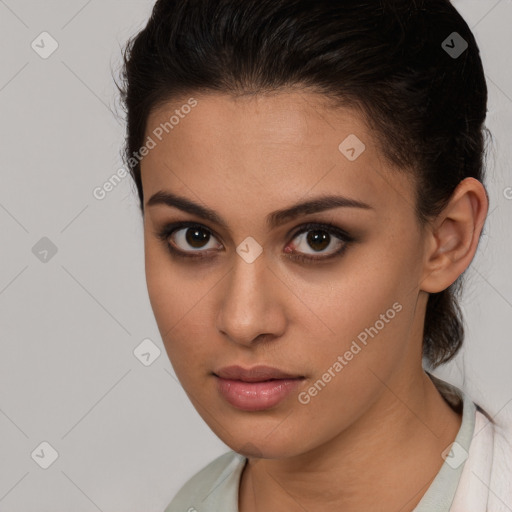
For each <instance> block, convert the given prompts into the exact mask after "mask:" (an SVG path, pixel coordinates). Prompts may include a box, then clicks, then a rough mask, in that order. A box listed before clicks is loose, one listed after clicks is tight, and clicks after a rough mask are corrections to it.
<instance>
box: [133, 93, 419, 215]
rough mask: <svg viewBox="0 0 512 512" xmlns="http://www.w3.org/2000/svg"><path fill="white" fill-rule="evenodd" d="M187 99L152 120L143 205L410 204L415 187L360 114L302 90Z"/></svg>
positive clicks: (148, 130) (144, 164) (165, 107)
mask: <svg viewBox="0 0 512 512" xmlns="http://www.w3.org/2000/svg"><path fill="white" fill-rule="evenodd" d="M189 98H190V97H184V98H181V99H179V100H173V101H172V102H169V103H167V104H164V105H162V106H161V107H159V108H158V109H156V110H155V111H154V112H153V113H152V114H151V115H150V116H149V118H148V122H147V127H146V138H147V137H150V138H152V139H153V142H154V144H155V146H154V147H153V149H151V151H149V153H148V154H147V156H145V157H144V159H143V161H142V164H141V169H142V182H143V188H144V196H145V200H147V199H148V198H149V197H150V195H152V194H153V193H155V192H157V191H159V190H163V189H167V190H171V191H177V190H181V191H182V192H183V193H184V194H185V195H188V196H189V197H190V194H191V191H194V194H195V195H196V196H198V197H199V198H201V199H203V200H204V202H207V203H208V204H209V206H210V207H213V208H215V207H217V206H219V207H220V205H221V203H225V202H226V200H228V201H231V202H233V206H234V205H238V206H241V207H242V206H244V205H248V204H252V205H253V203H254V202H255V200H256V199H257V201H258V203H260V204H261V203H266V202H267V201H268V202H272V201H273V202H279V204H283V205H285V204H287V203H293V202H296V201H297V199H298V198H306V197H307V196H314V195H319V194H326V193H333V192H337V193H340V194H343V195H346V196H348V197H352V198H354V199H360V200H362V201H366V202H369V201H370V199H371V201H372V206H375V207H377V208H378V207H379V206H380V207H389V205H390V204H391V205H393V204H396V199H397V197H399V198H400V201H401V202H405V203H406V205H405V206H407V204H409V208H411V207H412V204H411V201H412V195H411V187H410V185H411V184H410V183H409V182H408V180H405V179H404V175H403V173H398V172H396V171H395V170H394V169H393V168H392V167H391V164H389V163H388V162H387V160H385V158H384V156H383V155H382V154H381V153H380V151H379V149H378V146H377V140H376V139H375V137H376V135H375V133H373V132H372V131H371V130H370V129H369V128H368V127H367V126H366V124H365V122H364V119H363V117H362V115H361V114H360V113H359V112H358V111H357V110H355V109H349V108H340V107H338V108H333V106H332V105H329V104H328V103H327V101H326V99H325V98H324V97H322V96H320V95H318V94H314V93H306V92H296V91H295V92H278V93H273V94H267V95H261V94H259V95H252V96H243V97H236V98H235V97H233V96H229V95H221V94H207V95H193V98H194V99H195V101H196V102H197V104H196V105H195V106H194V107H193V108H188V107H187V108H185V107H184V106H185V105H188V104H190V102H188V100H189ZM187 102H188V103H187ZM155 134H156V135H155ZM340 145H341V146H340ZM354 156H355V157H356V158H355V159H354ZM187 189H188V190H187ZM187 192H188V193H187ZM190 198H191V199H193V197H190ZM224 207H225V206H224Z"/></svg>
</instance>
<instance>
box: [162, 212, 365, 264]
mask: <svg viewBox="0 0 512 512" xmlns="http://www.w3.org/2000/svg"><path fill="white" fill-rule="evenodd" d="M183 228H200V229H202V230H204V231H206V232H208V233H209V234H210V235H213V236H215V234H214V233H213V232H212V231H211V230H210V229H208V228H207V227H206V226H203V225H202V224H199V223H197V222H176V223H173V224H167V225H166V226H164V227H163V228H162V229H161V230H160V231H158V232H157V233H156V235H157V238H158V239H159V240H161V241H162V242H164V244H165V245H166V247H167V249H168V250H169V252H170V253H171V254H172V255H173V256H177V257H179V258H186V259H189V260H190V259H203V258H208V256H207V255H206V253H208V251H194V252H195V254H186V253H185V252H183V251H180V250H178V249H175V248H174V247H172V245H171V244H170V243H169V237H170V236H171V235H172V234H173V233H174V232H175V231H179V230H180V229H183ZM308 231H324V232H326V233H329V235H334V236H335V237H336V238H338V239H340V240H341V241H342V242H344V243H343V245H342V246H341V248H340V249H338V250H337V251H336V252H334V253H332V254H329V256H307V255H305V254H301V253H299V254H289V255H288V257H289V258H290V259H293V260H296V261H299V262H302V263H314V262H315V261H325V260H330V259H331V258H334V257H341V256H342V255H343V253H344V252H345V250H346V249H347V247H348V245H349V244H350V243H351V242H354V241H355V239H354V238H353V237H352V236H351V235H349V234H348V233H347V232H346V231H344V230H342V229H340V228H339V227H337V226H334V225H333V224H330V223H325V222H324V223H318V222H317V223H315V222H309V223H307V224H303V225H302V226H300V227H299V228H298V229H297V231H295V232H294V233H293V235H292V237H291V239H292V240H293V239H295V238H296V237H298V236H299V235H301V234H303V233H307V232H308Z"/></svg>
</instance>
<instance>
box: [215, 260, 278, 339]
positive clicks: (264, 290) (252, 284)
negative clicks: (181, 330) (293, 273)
mask: <svg viewBox="0 0 512 512" xmlns="http://www.w3.org/2000/svg"><path fill="white" fill-rule="evenodd" d="M275 272H276V271H274V270H273V269H271V268H270V267H269V266H268V264H267V262H266V260H265V258H264V257H263V254H262V255H260V256H259V257H258V258H257V259H256V260H255V261H254V262H252V263H247V262H246V261H244V260H243V259H242V258H240V257H238V256H237V257H236V260H235V263H234V266H233V268H232V270H231V271H230V272H229V273H228V275H227V276H226V280H225V284H224V287H223V288H222V289H221V290H220V293H221V294H222V297H221V299H220V301H219V303H218V304H219V311H218V314H217V329H218V330H219V332H220V333H222V334H223V335H224V336H226V337H227V338H229V340H231V341H232V342H234V343H237V344H240V345H246V346H251V345H254V344H256V343H259V342H261V341H264V340H266V341H268V340H272V339H275V338H278V337H280V336H282V335H283V333H284V331H285V328H286V315H285V304H284V303H283V302H282V296H281V294H282V293H283V289H286V287H285V286H284V284H283V283H281V281H280V280H279V279H278V278H277V277H276V273H275Z"/></svg>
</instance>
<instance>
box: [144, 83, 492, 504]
mask: <svg viewBox="0 0 512 512" xmlns="http://www.w3.org/2000/svg"><path fill="white" fill-rule="evenodd" d="M194 97H195V98H196V99H197V101H198V105H197V106H196V107H195V108H194V109H192V111H191V112H190V113H189V114H188V115H187V116H185V118H184V119H181V120H180V123H179V124H178V125H177V126H175V127H174V129H173V130H172V131H170V132H169V134H167V135H166V136H165V137H164V138H163V139H162V141H161V142H159V143H158V144H157V146H156V147H155V148H154V149H152V150H151V151H150V152H149V154H148V155H147V156H146V157H145V158H144V160H143V162H142V183H143V191H144V198H145V202H147V201H148V199H149V198H150V197H151V196H152V195H153V194H155V193H156V192H158V191H160V190H166V191H170V192H172V193H174V194H177V195H180V196H184V197H186V198H188V199H190V200H191V201H194V202H198V203H200V204H201V205H203V206H207V207H208V208H211V209H212V210H215V212H217V214H218V215H219V216H220V217H221V218H222V219H223V220H224V221H225V223H226V224H227V227H228V228H227V229H225V228H223V227H220V226H218V225H216V224H215V223H213V222H211V221H208V220H205V219H202V218H201V217H198V216H196V215H192V214H189V213H185V212H183V211H181V210H179V209H177V208H174V207H170V206H167V205H154V206H149V207H148V206H146V207H145V212H144V242H145V257H146V260H145V261H146V279H147V285H148V292H149V297H150V301H151V306H152V308H153V311H154V314H155V318H156V321H157V324H158V328H159V330H160V333H161V335H162V339H163V342H164V345H165V348H166V351H167V354H168V356H169V358H170V360H171V362H172V365H173V367H174V370H175V372H176V375H177V377H178V378H179V380H180V382H181V384H182V386H183V388H184V390H185V391H186V393H187V394H188V396H189V398H190V400H191V401H192V403H193V405H194V406H195V407H196V409H197V411H198V412H199V414H200V415H201V416H202V418H203V419H204V421H205V422H206V423H207V424H208V425H209V426H210V428H211V429H212V430H213V432H214V433H215V434H216V435H217V436H218V437H219V438H220V439H221V440H222V441H223V442H224V443H226V444H227V445H228V446H230V447H231V448H232V449H233V450H235V451H238V452H239V453H242V454H243V455H245V456H246V457H248V458H249V462H248V464H247V465H246V466H245V469H244V471H243V473H242V478H241V482H240V489H239V510H240V511H241V512H254V511H268V510H275V511H292V512H294V511H301V512H303V511H304V510H307V511H309V512H314V511H320V510H322V511H324V510H325V509H326V506H327V505H329V506H331V507H334V508H333V510H344V511H346V512H350V511H360V510H371V509H373V510H379V511H393V512H396V511H398V510H400V511H401V512H405V511H410V510H413V508H414V507H415V506H416V505H417V503H418V502H419V501H420V499H421V497H422V496H423V494H424V493H425V492H426V490H427V488H428V486H429V485H430V483H431V482H432V480H433V478H434V477H435V475H436V474H437V472H438V471H439V469H440V467H441V466H442V464H443V462H444V461H443V459H442V457H441V453H442V452H443V451H444V450H445V449H446V448H447V446H448V445H449V444H450V443H451V442H453V440H454V439H455V436H456V435H457V432H458V429H459V428H460V424H461V417H460V415H458V414H457V413H455V412H454V411H453V410H452V409H451V408H450V407H449V406H448V404H447V403H446V402H445V401H444V399H443V398H442V397H441V395H440V394H439V392H438V391H437V389H436V388H435V386H434V385H433V384H432V382H431V381H430V379H429V378H428V376H427V375H426V373H425V372H424V370H423V368H422V364H421V346H422V332H423V323H424V318H425V308H426V303H427V299H428V293H433V292H438V291H441V290H443V289H445V288H447V287H448V286H449V285H450V284H451V283H452V282H454V281H455V280H456V278H457V277H458V276H459V275H460V274H461V273H462V272H463V271H464V270H465V269H466V268H467V267H468V265H469V264H470V262H471V260H472V259H473V256H474V254H475V251H476V249H477V245H478V239H479V236H480V232H481V230H482V227H483V224H484V221H485V217H486V214H487V210H488V200H487V196H486V193H485V189H484V188H483V186H482V185H481V184H480V183H479V182H478V181H477V180H474V179H472V178H468V179H466V180H464V181H463V182H461V183H460V185H459V186H458V188H457V189H456V190H455V192H454V194H453V195H452V198H451V201H450V203H449V204H448V206H447V207H446V208H445V210H444V211H443V212H442V213H441V214H440V215H439V216H438V217H437V218H436V219H433V220H432V222H431V223H429V224H428V225H427V226H424V227H422V226H421V225H420V224H419V222H418V220H417V218H416V217H415V214H414V210H413V206H414V199H413V198H414V187H415V185H414V182H413V180H412V179H411V178H409V177H408V176H407V174H405V173H401V172H398V171H397V170H396V169H394V168H393V166H392V165H391V164H390V163H389V162H388V161H387V160H385V158H384V156H383V154H382V152H381V151H380V150H379V145H378V140H376V139H374V138H373V137H374V136H375V135H374V132H372V131H370V130H369V128H368V127H367V126H366V125H365V123H364V121H363V118H362V116H361V115H360V114H359V113H358V112H357V111H355V110H351V109H347V108H343V109H342V108H338V109H333V108H332V107H329V106H328V105H327V104H326V103H325V101H324V99H323V98H322V97H321V96H320V95H317V94H315V93H314V92H306V91H297V90H282V91H279V92H278V93H275V94H272V95H270V94H268V95H256V96H254V95H253V96H249V97H239V98H233V97H231V96H228V95H221V94H217V93H215V94H214V93H212V94H201V95H194ZM187 98H188V97H187ZM187 98H185V99H182V100H180V101H178V100H176V99H175V100H174V101H172V102H169V103H168V104H166V105H163V106H162V107H160V108H159V109H157V110H155V111H154V112H153V113H152V114H151V116H150V118H149V120H148V124H147V131H146V135H151V132H152V130H154V129H155V127H158V125H159V124H160V123H162V122H165V121H167V120H168V119H169V117H170V116H171V115H172V114H173V113H174V111H175V109H176V108H180V106H181V105H183V104H184V103H185V102H186V99H187ZM349 134H356V135H357V137H358V138H359V139H360V140H361V141H363V142H364V144H365V146H366V149H365V151H364V152H363V153H362V154H361V155H360V156H359V157H358V158H357V159H356V160H355V161H349V160H348V159H347V158H345V156H344V155H343V154H341V152H340V151H339V150H338V145H339V144H340V142H341V141H343V140H344V139H345V138H346V137H347V136H348V135H349ZM333 193H336V194H339V195H344V196H346V197H349V198H352V199H356V200H359V201H363V202H365V203H367V204H369V205H370V206H371V208H369V209H361V208H349V207H341V208H340V207H338V208H333V209H330V210H326V211H324V212H319V213H313V214H303V215H301V216H300V217H297V218H295V219H290V220H289V221H288V222H287V223H286V224H284V225H282V226H280V227H277V228H275V229H269V228H268V227H267V225H266V222H265V218H266V216H267V215H268V214H269V213H270V212H272V211H274V210H278V209H282V208H286V207H289V206H291V205H292V204H294V203H296V202H298V201H305V200H307V199H312V198H314V197H318V196H321V195H324V194H333ZM178 221H192V222H197V223H199V224H201V225H202V226H204V227H205V229H206V230H207V232H208V231H209V232H210V233H211V236H212V238H210V241H208V242H205V243H204V245H205V246H206V249H202V248H199V250H202V251H203V253H204V252H206V251H207V250H208V251H209V256H210V257H209V258H205V259H204V260H194V259H191V260H186V259H183V258H177V257H173V256H172V255H171V254H170V253H169V251H168V249H167V243H168V242H169V243H170V239H168V240H167V241H162V240H161V239H159V238H158V236H157V233H158V232H159V230H161V229H162V228H163V227H164V226H165V225H166V224H168V223H171V222H178ZM306 222H319V223H322V222H328V223H332V224H334V225H336V226H339V227H340V228H342V229H344V230H345V231H347V232H348V233H349V234H350V235H351V236H353V237H354V239H355V241H353V242H351V243H348V244H347V246H346V250H345V252H344V253H343V254H342V255H341V256H340V257H333V258H331V259H329V260H325V261H323V262H322V261H317V262H311V263H307V262H306V263H301V262H297V261H293V260H292V259H290V257H289V256H290V251H291V252H292V253H293V251H295V254H297V253H302V254H306V255H311V254H313V255H314V254H317V255H320V256H325V255H329V254H331V253H333V252H335V250H336V249H337V248H338V247H339V246H340V245H341V244H343V243H344V242H340V241H339V240H338V238H336V236H335V235H331V239H330V240H331V241H330V244H329V245H326V246H325V248H322V249H321V250H318V248H317V250H315V246H313V247H312V246H311V245H308V243H307V241H306V239H305V236H306V235H305V234H304V235H299V236H297V237H295V238H294V237H293V235H294V233H295V232H296V231H297V228H298V227H300V226H301V225H303V224H305V223H306ZM181 229H182V231H181V233H182V234H185V233H186V228H181ZM313 231H314V230H313ZM248 236H251V237H253V238H254V239H255V240H256V241H257V242H258V243H259V244H260V245H261V246H262V247H263V253H262V254H261V255H260V256H259V257H258V258H257V259H256V260H255V261H254V262H252V263H247V262H246V261H245V260H244V259H242V258H241V257H240V256H239V255H238V254H237V252H236V248H237V246H239V245H240V244H241V243H242V241H244V240H245V239H246V237H248ZM174 242H175V243H176V244H179V246H178V248H179V249H181V250H182V251H188V252H191V251H194V250H196V251H197V250H198V249H197V248H196V247H194V246H190V244H187V243H186V241H185V238H184V236H182V238H181V240H180V239H176V238H175V239H174ZM292 242H293V243H292ZM287 251H288V252H287ZM395 302H398V303H400V304H401V305H402V309H401V311H400V312H399V313H397V314H396V315H395V317H394V318H393V319H392V320H390V321H389V322H388V323H386V324H385V327H384V328H382V329H381V330H380V331H379V333H378V335H377V336H375V337H374V338H373V339H371V338H369V341H368V343H367V345H366V346H364V347H363V348H362V350H361V351H360V352H359V353H358V354H357V355H356V356H354V358H353V359H352V360H351V361H349V362H348V364H347V365H346V366H344V367H343V370H342V371H341V372H339V373H337V374H336V377H334V378H332V380H331V381H330V382H329V383H328V384H327V385H326V386H325V388H324V389H322V391H321V392H319V393H318V394H317V395H316V396H314V397H313V398H311V401H310V402H309V403H308V404H301V403H300V402H299V400H298V398H297V394H298V392H300V391H304V390H307V389H309V388H310V387H311V386H312V384H313V383H314V382H316V381H317V380H318V379H319V378H321V377H322V375H323V374H324V373H325V372H326V371H327V369H328V368H329V367H332V366H333V363H334V362H335V361H336V359H337V357H338V356H339V355H343V354H344V353H345V352H346V351H347V350H348V349H349V348H350V345H351V343H352V341H353V340H354V339H356V338H357V335H358V334H359V333H361V331H363V330H364V329H365V328H368V327H370V326H374V325H375V322H376V321H377V320H378V319H379V318H380V315H381V314H384V313H385V312H386V311H387V310H388V309H389V308H391V307H392V305H393V303H395ZM232 364H239V365H241V366H243V367H245V368H249V367H252V366H254V365H256V364H265V365H269V366H274V367H277V368H280V369H282V370H284V371H287V372H289V373H292V374H295V375H303V376H305V377H306V378H305V380H304V381H303V382H302V383H301V384H300V387H299V388H298V390H297V392H294V393H292V394H291V395H289V396H288V397H287V398H286V399H285V400H284V401H283V402H281V403H280V404H278V405H277V406H275V407H273V408H271V409H268V410H265V411H257V412H256V411H252V412H251V411H241V410H239V409H237V408H235V407H233V406H231V405H230V404H229V403H227V402H226V401H225V400H224V398H223V397H222V396H221V395H220V394H219V393H218V391H217V388H216V378H215V377H214V376H213V375H212V372H213V371H215V370H217V369H219V368H221V367H224V366H227V365H232ZM369 489H370V490H371V492H369Z"/></svg>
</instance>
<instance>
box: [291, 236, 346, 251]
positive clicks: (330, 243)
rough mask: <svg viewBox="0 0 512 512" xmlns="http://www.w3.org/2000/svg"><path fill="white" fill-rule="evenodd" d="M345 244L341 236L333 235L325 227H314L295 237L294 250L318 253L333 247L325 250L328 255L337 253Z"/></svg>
mask: <svg viewBox="0 0 512 512" xmlns="http://www.w3.org/2000/svg"><path fill="white" fill-rule="evenodd" d="M344 244H345V241H344V240H342V239H340V237H336V236H332V235H331V233H329V232H328V231H326V230H324V229H312V230H309V231H305V232H303V233H301V234H299V235H298V236H296V237H295V238H294V242H293V243H292V245H293V247H294V251H293V252H298V253H302V254H306V255H307V254H316V253H319V252H322V251H325V249H327V248H329V247H331V249H332V250H331V251H325V252H326V254H325V255H326V256H328V255H331V254H332V253H335V252H336V251H337V250H338V249H339V248H340V247H342V246H343V245H344Z"/></svg>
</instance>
